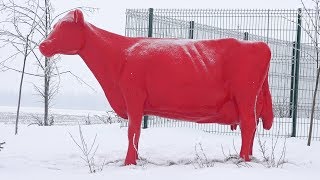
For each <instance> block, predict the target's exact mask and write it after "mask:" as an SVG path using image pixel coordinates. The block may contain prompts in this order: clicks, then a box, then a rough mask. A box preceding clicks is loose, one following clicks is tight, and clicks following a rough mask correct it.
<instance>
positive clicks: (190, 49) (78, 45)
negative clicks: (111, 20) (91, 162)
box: [40, 10, 273, 165]
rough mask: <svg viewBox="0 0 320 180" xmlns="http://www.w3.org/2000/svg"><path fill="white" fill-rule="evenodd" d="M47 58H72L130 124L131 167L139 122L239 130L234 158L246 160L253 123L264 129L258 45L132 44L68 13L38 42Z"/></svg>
mask: <svg viewBox="0 0 320 180" xmlns="http://www.w3.org/2000/svg"><path fill="white" fill-rule="evenodd" d="M40 51H41V52H42V54H43V55H45V56H48V57H49V56H53V55H55V54H69V55H73V54H78V55H80V56H81V58H82V59H83V60H84V61H85V63H86V64H87V66H88V67H89V69H90V70H91V71H92V73H93V74H94V76H95V77H96V78H97V80H98V81H99V83H100V85H101V86H102V88H103V90H104V92H105V95H106V97H107V99H108V101H109V103H110V105H111V106H112V108H113V109H114V111H115V112H116V113H117V114H118V115H119V116H121V117H122V118H125V119H127V118H128V119H129V128H128V141H129V145H128V151H127V156H126V160H125V164H126V165H128V164H136V159H137V152H136V149H138V144H139V137H140V129H141V128H140V127H141V121H142V116H143V115H156V116H162V117H167V118H174V119H182V120H184V121H191V122H197V123H220V124H226V125H231V129H233V130H234V129H236V127H237V125H239V126H240V128H241V134H242V146H241V152H240V156H241V157H242V158H243V159H245V160H246V161H248V160H250V157H249V156H250V155H252V144H253V139H254V134H255V131H256V124H257V122H258V119H259V118H261V119H262V123H263V127H264V128H265V129H270V128H271V126H272V122H273V112H272V100H271V95H270V91H269V85H268V70H269V65H270V58H271V52H270V49H269V47H268V46H267V45H266V44H265V43H263V42H244V41H238V40H236V39H220V40H185V39H156V38H130V37H124V36H120V35H117V34H113V33H111V32H108V31H105V30H102V29H99V28H97V27H95V26H94V25H92V24H90V23H88V22H85V21H84V18H83V14H82V12H81V11H80V10H75V11H72V12H70V13H68V14H67V15H66V16H65V17H64V18H62V19H61V20H60V21H59V22H58V23H57V24H56V25H55V27H54V28H53V30H52V32H51V34H50V35H49V37H48V38H47V39H46V40H45V41H44V42H42V43H41V45H40Z"/></svg>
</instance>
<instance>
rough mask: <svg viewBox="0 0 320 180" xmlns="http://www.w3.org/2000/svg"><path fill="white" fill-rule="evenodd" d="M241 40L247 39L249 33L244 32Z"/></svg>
mask: <svg viewBox="0 0 320 180" xmlns="http://www.w3.org/2000/svg"><path fill="white" fill-rule="evenodd" d="M243 40H246V41H248V40H249V33H248V32H244V38H243Z"/></svg>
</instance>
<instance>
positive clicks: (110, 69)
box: [79, 23, 126, 85]
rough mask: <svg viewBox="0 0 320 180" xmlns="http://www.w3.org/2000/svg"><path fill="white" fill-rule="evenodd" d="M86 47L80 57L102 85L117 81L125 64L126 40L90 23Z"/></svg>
mask: <svg viewBox="0 0 320 180" xmlns="http://www.w3.org/2000/svg"><path fill="white" fill-rule="evenodd" d="M84 32H85V33H84V34H85V45H84V46H83V48H82V49H81V50H80V52H79V55H80V56H81V57H82V59H83V60H84V61H85V63H86V64H87V66H88V67H89V68H90V70H91V71H92V72H93V74H94V75H95V76H96V78H97V79H98V81H99V82H100V83H101V85H105V84H104V83H105V81H110V83H112V82H111V81H116V80H118V78H119V73H120V71H121V67H122V65H123V64H124V61H125V60H124V59H123V58H122V57H121V56H122V55H123V53H122V52H123V50H124V45H125V41H126V38H125V37H123V36H120V35H117V34H113V33H110V32H107V31H105V30H102V29H99V28H97V27H95V26H93V25H91V24H89V23H87V24H86V25H85V29H84Z"/></svg>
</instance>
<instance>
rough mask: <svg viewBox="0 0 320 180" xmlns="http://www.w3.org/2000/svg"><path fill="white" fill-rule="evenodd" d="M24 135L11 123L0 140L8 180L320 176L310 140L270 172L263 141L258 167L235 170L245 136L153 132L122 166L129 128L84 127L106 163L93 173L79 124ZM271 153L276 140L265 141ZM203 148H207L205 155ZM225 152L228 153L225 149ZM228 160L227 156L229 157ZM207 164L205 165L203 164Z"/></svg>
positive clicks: (293, 147) (1, 129)
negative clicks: (135, 159) (84, 153)
mask: <svg viewBox="0 0 320 180" xmlns="http://www.w3.org/2000/svg"><path fill="white" fill-rule="evenodd" d="M19 130H20V131H19V134H18V135H16V136H15V135H14V126H13V125H12V124H3V123H1V124H0V141H5V142H6V144H5V147H4V149H3V150H2V151H1V152H0V175H1V176H0V177H1V179H4V180H9V179H10V180H20V179H27V180H28V179H32V180H40V179H41V180H43V179H44V178H45V179H49V180H51V179H55V180H56V179H60V180H67V179H68V180H69V179H77V180H82V179H92V180H100V179H101V180H102V179H129V178H130V179H140V180H144V179H154V180H158V179H159V180H160V179H161V180H163V179H177V178H179V179H209V178H211V179H213V178H223V179H226V180H227V179H237V178H239V177H240V178H241V179H259V180H264V179H279V178H281V179H291V180H294V179H297V180H301V179H308V178H310V179H315V177H317V176H319V175H320V172H319V168H320V158H319V150H320V142H319V141H313V142H312V146H311V147H308V146H306V140H304V139H297V138H288V139H286V145H285V147H286V156H285V159H286V160H287V161H288V163H285V164H284V165H283V167H282V168H267V167H265V166H264V165H265V164H263V163H261V162H260V161H261V160H262V159H263V158H262V155H261V153H260V152H259V145H258V138H256V141H255V144H254V152H253V155H254V157H255V159H256V160H255V161H254V162H250V163H248V164H245V163H242V164H241V166H239V165H236V164H235V163H233V161H226V162H215V161H224V160H225V158H226V157H227V156H228V155H229V154H236V153H237V152H236V151H239V149H240V144H241V139H240V136H230V135H229V136H223V135H216V134H210V133H205V132H203V131H201V130H195V129H191V128H148V129H143V130H142V133H141V138H140V146H139V148H140V150H139V156H140V157H141V159H142V160H140V161H138V165H136V166H123V162H124V158H125V154H126V150H127V128H120V124H117V123H115V124H111V125H110V124H109V125H106V124H99V125H82V131H83V134H84V137H85V139H86V141H87V143H88V144H89V145H90V144H91V143H92V141H93V139H94V136H95V135H97V139H96V145H99V148H98V150H97V152H96V154H95V161H96V164H97V165H98V166H99V165H101V164H102V162H103V161H105V166H104V168H103V170H102V171H98V172H96V173H94V174H90V173H89V172H88V167H86V166H85V164H84V162H83V161H82V159H81V158H80V156H81V151H80V150H79V149H78V147H77V146H76V144H75V143H74V142H73V141H72V139H71V137H70V135H69V133H70V134H72V136H73V137H74V138H75V139H76V140H77V141H79V131H78V126H77V125H65V126H51V127H39V126H27V125H21V126H20V129H19ZM261 140H262V141H266V146H267V149H268V150H270V149H271V144H272V141H273V142H275V140H276V139H272V138H271V137H261ZM284 142H285V139H284V138H280V139H278V143H277V146H276V150H275V152H276V153H275V156H276V159H278V158H279V157H280V155H281V152H282V150H283V147H284ZM200 145H201V146H202V147H203V152H202V151H201V148H200ZM222 149H223V150H222ZM223 152H224V153H225V154H226V155H224V153H223ZM196 155H199V156H200V157H201V158H203V159H204V155H205V156H206V157H207V158H208V159H209V160H210V161H211V160H215V161H212V162H214V164H213V167H204V168H201V167H200V166H199V164H198V163H197V162H198V161H196V160H195V158H196ZM203 159H202V160H203Z"/></svg>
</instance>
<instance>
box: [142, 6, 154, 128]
mask: <svg viewBox="0 0 320 180" xmlns="http://www.w3.org/2000/svg"><path fill="white" fill-rule="evenodd" d="M152 33H153V8H149V23H148V37H152ZM148 120H149V117H148V116H143V129H146V128H148Z"/></svg>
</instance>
